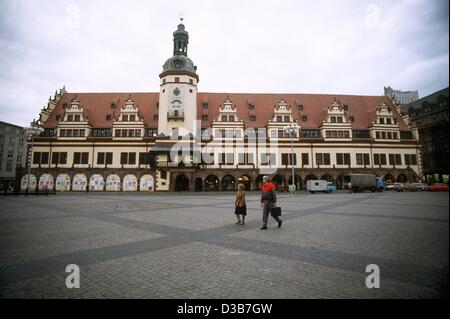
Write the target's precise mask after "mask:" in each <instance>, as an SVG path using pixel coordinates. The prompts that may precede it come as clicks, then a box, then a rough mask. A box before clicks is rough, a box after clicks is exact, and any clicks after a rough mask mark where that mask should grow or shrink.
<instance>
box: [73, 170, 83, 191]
mask: <svg viewBox="0 0 450 319" xmlns="http://www.w3.org/2000/svg"><path fill="white" fill-rule="evenodd" d="M86 186H87V178H86V175H84V174H76V175H75V176H74V177H73V181H72V190H73V191H74V192H85V191H86Z"/></svg>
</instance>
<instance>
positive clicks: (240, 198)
mask: <svg viewBox="0 0 450 319" xmlns="http://www.w3.org/2000/svg"><path fill="white" fill-rule="evenodd" d="M235 205H236V209H235V211H234V213H235V214H236V218H237V223H236V225H245V216H246V215H247V204H246V202H245V186H244V184H239V185H238V192H237V194H236V200H235Z"/></svg>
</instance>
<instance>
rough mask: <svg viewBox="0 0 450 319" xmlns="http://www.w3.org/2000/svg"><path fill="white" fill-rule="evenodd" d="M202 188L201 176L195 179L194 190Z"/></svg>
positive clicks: (199, 190)
mask: <svg viewBox="0 0 450 319" xmlns="http://www.w3.org/2000/svg"><path fill="white" fill-rule="evenodd" d="M202 190H203V180H202V178H201V177H197V178H196V179H195V191H196V192H201V191H202Z"/></svg>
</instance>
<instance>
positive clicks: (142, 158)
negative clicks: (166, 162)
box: [139, 153, 148, 165]
mask: <svg viewBox="0 0 450 319" xmlns="http://www.w3.org/2000/svg"><path fill="white" fill-rule="evenodd" d="M147 164H148V153H139V165H147Z"/></svg>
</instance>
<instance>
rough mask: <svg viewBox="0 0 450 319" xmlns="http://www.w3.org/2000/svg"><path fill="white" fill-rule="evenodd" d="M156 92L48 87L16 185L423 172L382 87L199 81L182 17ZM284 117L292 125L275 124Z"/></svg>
mask: <svg viewBox="0 0 450 319" xmlns="http://www.w3.org/2000/svg"><path fill="white" fill-rule="evenodd" d="M173 43H174V48H173V56H172V57H171V58H169V59H168V60H167V61H166V62H165V63H164V65H163V71H162V73H161V74H160V75H159V77H160V90H159V92H154V93H150V92H144V93H71V92H68V91H66V89H65V88H63V89H61V90H58V91H57V92H56V93H55V95H54V96H53V97H51V98H50V100H49V101H48V104H47V106H46V107H44V108H43V109H42V110H41V113H40V116H39V119H38V120H37V121H35V122H34V123H33V124H34V125H36V126H39V127H41V128H43V129H44V130H43V132H42V133H41V134H40V135H39V136H36V137H34V143H33V145H34V147H33V149H32V157H31V175H30V176H29V177H28V175H27V171H28V169H27V168H22V169H18V170H17V172H18V173H17V174H18V176H17V180H18V181H20V186H21V188H22V189H26V188H27V184H28V180H30V182H31V186H30V188H31V189H34V188H35V187H38V188H39V189H45V188H48V189H55V190H56V191H87V190H89V191H140V192H142V191H209V190H211V191H212V190H234V189H235V186H236V185H237V184H238V183H243V184H245V186H246V188H247V189H252V190H253V189H257V188H258V187H259V184H260V183H261V179H262V175H270V176H271V177H272V180H273V181H274V183H275V184H276V185H277V187H278V189H279V190H283V189H285V188H286V187H287V185H290V184H291V183H292V176H291V164H292V163H293V164H294V166H295V174H296V176H295V183H296V185H297V188H298V189H303V188H304V186H305V183H306V181H307V180H308V179H326V180H329V181H334V182H335V183H336V184H337V186H338V187H339V188H341V187H342V186H343V177H344V176H345V175H346V174H348V173H351V172H356V173H359V172H361V173H373V174H376V175H377V176H380V177H382V178H383V179H384V180H385V181H387V182H394V181H401V182H406V181H416V180H417V179H420V178H421V176H422V173H421V166H420V154H419V149H420V146H419V144H418V141H417V135H416V133H415V132H414V131H412V130H411V129H409V128H408V126H407V125H406V123H405V119H402V117H401V115H400V112H399V110H400V107H401V105H399V104H398V103H397V102H396V101H395V99H393V98H390V97H388V96H356V95H326V94H244V93H223V94H222V93H201V92H198V91H197V89H198V82H199V75H198V74H197V67H196V66H195V65H194V63H193V61H192V60H191V59H190V58H189V57H188V43H189V36H188V33H187V32H186V31H185V27H184V25H183V24H182V23H181V24H179V25H178V29H177V30H176V31H175V32H174V34H173ZM289 124H297V125H298V126H300V127H301V128H300V130H299V131H298V132H297V134H296V135H295V136H294V156H292V155H291V136H290V135H289V134H287V133H286V131H284V127H285V126H287V125H289Z"/></svg>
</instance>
